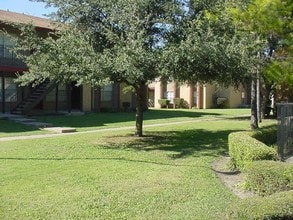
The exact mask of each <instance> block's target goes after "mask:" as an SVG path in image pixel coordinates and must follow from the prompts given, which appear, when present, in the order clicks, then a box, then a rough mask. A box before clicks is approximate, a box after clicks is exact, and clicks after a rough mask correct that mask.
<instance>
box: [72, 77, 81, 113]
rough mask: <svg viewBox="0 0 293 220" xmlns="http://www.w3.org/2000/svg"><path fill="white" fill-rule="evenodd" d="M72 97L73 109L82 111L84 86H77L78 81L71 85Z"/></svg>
mask: <svg viewBox="0 0 293 220" xmlns="http://www.w3.org/2000/svg"><path fill="white" fill-rule="evenodd" d="M70 90H71V94H70V96H71V97H70V98H71V110H78V111H81V101H82V100H81V93H82V86H76V82H72V83H71V85H70Z"/></svg>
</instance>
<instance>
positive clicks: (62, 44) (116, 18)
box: [20, 0, 183, 136]
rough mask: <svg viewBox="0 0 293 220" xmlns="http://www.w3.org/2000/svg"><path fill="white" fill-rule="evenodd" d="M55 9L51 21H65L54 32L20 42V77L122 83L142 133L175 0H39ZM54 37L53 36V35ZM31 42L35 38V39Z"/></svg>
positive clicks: (177, 14)
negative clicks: (130, 93)
mask: <svg viewBox="0 0 293 220" xmlns="http://www.w3.org/2000/svg"><path fill="white" fill-rule="evenodd" d="M40 2H46V3H48V5H51V6H54V7H56V8H57V9H58V10H57V12H56V14H55V19H57V20H58V21H59V22H63V23H65V26H63V27H64V28H65V30H62V31H60V32H58V33H55V35H57V36H52V37H48V38H46V39H39V40H38V41H39V42H40V43H36V44H31V43H29V42H30V41H32V39H33V38H32V37H31V36H28V38H26V40H25V41H22V42H23V43H22V46H21V47H20V50H23V49H24V48H25V47H24V45H30V46H33V47H34V48H31V49H30V50H31V51H34V53H32V54H31V55H30V56H28V57H26V58H24V59H25V60H26V62H27V64H28V66H29V72H27V73H25V74H24V75H23V76H22V77H20V81H25V82H31V81H34V82H37V83H39V82H40V81H42V80H45V79H46V78H50V79H52V80H59V81H66V80H67V81H68V80H76V81H78V82H79V83H80V84H81V83H88V82H90V83H92V84H93V85H99V86H102V85H104V84H105V83H106V82H119V83H126V84H127V85H129V86H132V88H133V89H134V91H135V93H136V97H137V102H136V103H137V107H136V134H137V135H138V136H142V134H143V133H142V123H143V111H144V107H145V102H146V88H147V84H148V82H149V81H152V80H154V79H155V78H156V77H159V76H160V74H161V71H160V65H159V64H160V57H161V53H162V47H161V44H162V42H168V39H167V38H166V32H167V31H168V26H170V25H171V26H172V25H173V23H174V22H176V20H177V19H178V17H180V14H181V13H182V12H183V9H182V6H181V3H180V2H177V1H173V0H162V1H154V0H115V1H114V0H99V1H92V0H84V1H82V2H81V1H78V0H68V1H59V0H41V1H40ZM56 38H57V39H56ZM33 42H37V41H36V40H33ZM46 60H47V62H46Z"/></svg>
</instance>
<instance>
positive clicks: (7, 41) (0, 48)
mask: <svg viewBox="0 0 293 220" xmlns="http://www.w3.org/2000/svg"><path fill="white" fill-rule="evenodd" d="M14 45H15V43H14V42H13V40H12V39H11V37H9V35H7V34H5V33H4V32H1V31H0V57H5V58H15V54H13V53H12V52H11V49H12V48H13V47H14Z"/></svg>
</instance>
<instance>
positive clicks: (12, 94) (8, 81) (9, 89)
mask: <svg viewBox="0 0 293 220" xmlns="http://www.w3.org/2000/svg"><path fill="white" fill-rule="evenodd" d="M4 86H5V88H4V90H5V102H16V99H17V96H16V83H15V82H14V78H5V79H4Z"/></svg>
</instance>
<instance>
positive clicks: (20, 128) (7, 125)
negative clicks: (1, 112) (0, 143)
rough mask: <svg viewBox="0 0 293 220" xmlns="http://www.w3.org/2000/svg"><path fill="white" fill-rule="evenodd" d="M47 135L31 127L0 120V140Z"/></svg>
mask: <svg viewBox="0 0 293 220" xmlns="http://www.w3.org/2000/svg"><path fill="white" fill-rule="evenodd" d="M46 133H49V132H47V131H45V130H41V129H38V128H35V127H32V126H27V125H23V124H20V123H17V122H14V121H11V120H6V119H0V138H1V137H11V136H20V135H34V134H46Z"/></svg>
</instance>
